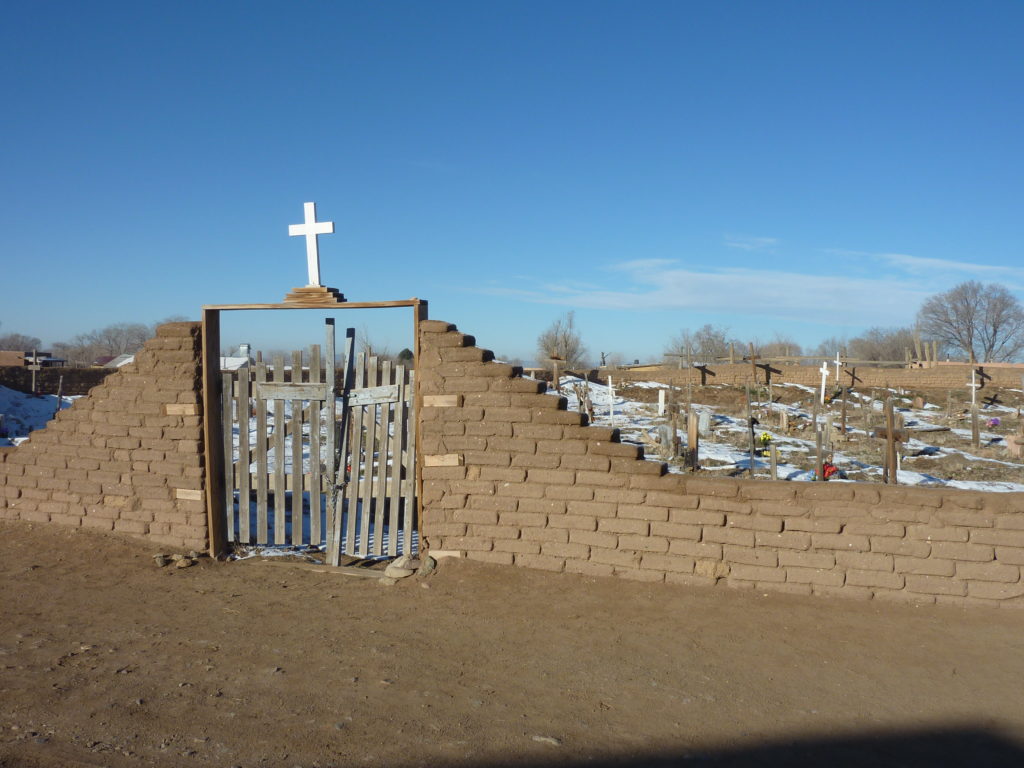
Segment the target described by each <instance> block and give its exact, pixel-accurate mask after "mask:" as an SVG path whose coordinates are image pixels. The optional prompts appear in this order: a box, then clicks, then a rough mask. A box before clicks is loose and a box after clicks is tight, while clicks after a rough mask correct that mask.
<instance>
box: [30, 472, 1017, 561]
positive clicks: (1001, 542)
mask: <svg viewBox="0 0 1024 768" xmlns="http://www.w3.org/2000/svg"><path fill="white" fill-rule="evenodd" d="M26 471H27V470H26ZM971 543H972V544H992V545H995V546H1003V547H1024V531H1017V530H1011V529H1008V528H993V529H992V530H973V531H971Z"/></svg>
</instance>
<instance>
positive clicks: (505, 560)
mask: <svg viewBox="0 0 1024 768" xmlns="http://www.w3.org/2000/svg"><path fill="white" fill-rule="evenodd" d="M466 559H467V560H477V561H479V562H482V563H492V564H494V565H512V564H513V562H514V558H513V556H512V553H511V552H495V551H491V552H481V551H479V550H468V551H467V552H466Z"/></svg>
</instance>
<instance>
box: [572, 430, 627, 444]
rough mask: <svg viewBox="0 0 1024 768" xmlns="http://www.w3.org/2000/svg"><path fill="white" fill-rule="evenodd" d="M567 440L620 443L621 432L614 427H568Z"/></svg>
mask: <svg viewBox="0 0 1024 768" xmlns="http://www.w3.org/2000/svg"><path fill="white" fill-rule="evenodd" d="M564 429H565V438H566V439H567V440H587V441H597V442H611V443H617V442H619V430H618V429H615V428H613V427H591V426H586V427H577V426H567V427H564Z"/></svg>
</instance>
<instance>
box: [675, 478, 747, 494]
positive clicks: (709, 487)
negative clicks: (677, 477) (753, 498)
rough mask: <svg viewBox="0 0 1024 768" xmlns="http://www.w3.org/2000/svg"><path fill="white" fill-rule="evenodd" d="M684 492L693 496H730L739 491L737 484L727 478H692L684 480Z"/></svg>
mask: <svg viewBox="0 0 1024 768" xmlns="http://www.w3.org/2000/svg"><path fill="white" fill-rule="evenodd" d="M685 483H686V485H685V488H686V492H687V493H688V494H692V495H695V496H701V497H703V496H720V497H726V498H728V497H732V496H736V495H737V494H738V493H739V484H738V483H736V482H735V481H728V480H694V479H690V478H687V479H686V481H685Z"/></svg>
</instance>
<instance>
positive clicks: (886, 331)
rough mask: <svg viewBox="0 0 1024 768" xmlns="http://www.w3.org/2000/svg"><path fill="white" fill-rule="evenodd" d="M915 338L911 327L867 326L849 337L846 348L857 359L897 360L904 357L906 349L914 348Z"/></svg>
mask: <svg viewBox="0 0 1024 768" xmlns="http://www.w3.org/2000/svg"><path fill="white" fill-rule="evenodd" d="M915 338H916V332H915V331H914V329H913V328H869V329H868V330H866V331H865V332H864V333H862V334H861V335H860V336H857V337H855V338H852V339H850V341H849V344H848V346H847V349H848V351H849V353H850V355H851V356H852V357H854V358H857V359H858V360H888V361H890V362H899V361H901V360H903V359H904V358H905V356H906V350H908V349H914V348H915V347H914V340H915Z"/></svg>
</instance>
